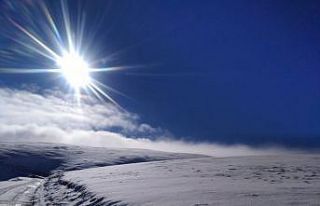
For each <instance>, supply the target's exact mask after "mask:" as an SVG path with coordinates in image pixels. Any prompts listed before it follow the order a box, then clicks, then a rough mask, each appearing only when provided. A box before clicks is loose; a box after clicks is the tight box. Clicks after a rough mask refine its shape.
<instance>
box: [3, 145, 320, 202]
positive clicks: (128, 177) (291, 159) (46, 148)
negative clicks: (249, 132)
mask: <svg viewBox="0 0 320 206" xmlns="http://www.w3.org/2000/svg"><path fill="white" fill-rule="evenodd" d="M0 162H1V164H0V179H1V180H2V181H0V205H8V204H12V205H18V204H21V205H94V206H99V205H100V206H111V205H113V206H130V205H133V206H135V205H145V206H149V205H150V206H151V205H152V206H158V205H159V206H160V205H161V206H180V205H181V206H185V205H191V206H205V205H266V206H267V205H268V206H269V205H272V206H276V205H320V192H319V191H320V156H319V155H318V154H311V153H310V154H305V153H296V154H295V153H292V152H291V153H287V154H285V153H281V154H275V155H256V156H238V157H230V156H228V157H209V156H203V155H193V154H175V153H165V152H157V151H152V150H139V149H116V148H112V149H111V148H102V147H82V146H72V145H63V144H53V143H50V144H49V143H19V144H14V143H0Z"/></svg>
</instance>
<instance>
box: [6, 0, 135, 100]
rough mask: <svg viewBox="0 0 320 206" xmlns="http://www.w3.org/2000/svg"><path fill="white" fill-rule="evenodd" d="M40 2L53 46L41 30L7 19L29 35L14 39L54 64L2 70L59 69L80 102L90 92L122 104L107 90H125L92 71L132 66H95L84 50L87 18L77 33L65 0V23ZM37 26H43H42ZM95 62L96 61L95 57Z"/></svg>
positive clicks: (9, 71) (11, 71)
mask: <svg viewBox="0 0 320 206" xmlns="http://www.w3.org/2000/svg"><path fill="white" fill-rule="evenodd" d="M37 3H38V4H39V5H38V9H40V11H41V12H40V13H41V14H42V15H43V16H42V17H43V18H44V19H46V21H45V23H44V24H43V25H44V26H46V27H49V32H50V33H49V36H50V41H51V42H54V44H55V45H54V46H53V47H50V43H49V42H48V43H46V42H45V41H44V40H43V38H40V36H41V34H37V33H36V32H35V30H32V29H30V28H29V27H28V26H23V24H21V23H18V22H17V21H15V20H13V19H12V18H11V17H8V18H7V20H8V22H10V23H11V25H13V26H14V27H15V28H16V29H17V30H18V31H19V32H20V33H22V34H23V35H24V37H25V38H27V41H22V40H20V39H19V38H14V39H12V40H14V41H15V42H16V43H18V44H19V45H20V46H23V47H24V48H25V49H27V50H30V51H32V52H34V53H37V54H39V55H41V56H42V57H44V58H46V59H48V60H49V62H51V65H49V66H48V68H41V69H39V68H37V69H33V68H0V72H1V73H15V74H34V73H57V74H59V75H60V76H61V77H63V79H65V81H66V82H67V84H68V85H69V87H70V88H71V89H72V91H73V93H74V96H75V97H76V99H77V101H78V103H79V104H80V101H81V96H82V94H83V93H87V94H89V93H90V94H93V96H95V97H97V98H99V99H107V100H109V101H111V102H112V103H114V104H116V105H117V106H119V104H118V103H117V102H116V101H115V100H114V99H113V98H112V97H111V96H110V95H109V94H108V93H107V92H108V90H110V91H112V92H116V93H118V94H122V93H121V92H118V91H117V90H115V89H113V88H111V87H110V86H107V85H105V84H103V83H102V82H99V81H98V80H97V79H94V78H93V77H92V73H95V72H111V71H118V70H121V69H125V68H129V67H128V66H115V67H103V68H102V67H101V68H95V67H93V66H92V65H91V63H90V61H88V60H87V59H86V55H85V54H84V52H82V49H83V48H82V47H83V43H82V42H83V33H84V28H85V22H84V21H80V27H79V28H80V29H79V28H77V31H79V30H80V32H79V34H78V35H75V33H76V32H74V31H73V29H72V28H75V27H74V26H72V24H71V20H70V15H69V10H68V6H67V3H66V1H62V0H61V1H60V6H61V10H60V11H61V16H62V17H63V21H62V23H61V22H59V24H58V23H57V21H55V18H54V16H53V15H52V14H51V13H50V10H49V8H48V6H47V5H46V4H44V3H43V2H42V1H41V2H40V1H39V2H38V1H37ZM58 25H60V27H62V28H59V26H58ZM77 26H79V25H77ZM28 28H29V29H28ZM43 29H45V28H43ZM37 30H41V28H40V29H37ZM62 39H65V40H66V41H63V40H62ZM64 42H66V43H64ZM86 46H87V45H86ZM57 48H58V49H57ZM83 50H84V49H83ZM93 62H96V60H95V61H93Z"/></svg>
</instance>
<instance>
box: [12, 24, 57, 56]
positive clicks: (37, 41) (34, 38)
mask: <svg viewBox="0 0 320 206" xmlns="http://www.w3.org/2000/svg"><path fill="white" fill-rule="evenodd" d="M10 21H11V23H12V24H13V25H14V26H16V27H17V28H18V29H19V30H20V31H22V32H23V33H25V34H26V35H27V36H28V37H30V38H31V39H32V40H33V41H34V42H36V43H37V44H38V45H39V46H41V47H42V48H43V49H45V50H46V51H47V52H49V53H50V54H51V55H52V56H53V57H54V58H58V57H59V55H58V54H56V53H55V52H54V51H53V50H51V49H50V48H49V47H48V46H46V45H45V44H44V43H43V42H42V41H40V40H39V39H38V38H37V37H35V36H34V35H32V34H31V33H30V32H29V31H28V30H26V29H25V28H23V27H22V26H20V24H18V23H17V22H15V21H13V20H12V19H10Z"/></svg>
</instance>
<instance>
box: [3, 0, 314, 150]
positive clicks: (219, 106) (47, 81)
mask: <svg viewBox="0 0 320 206" xmlns="http://www.w3.org/2000/svg"><path fill="white" fill-rule="evenodd" d="M79 2H80V3H81V6H82V8H83V9H84V10H85V11H86V15H87V25H88V27H87V29H86V31H87V32H88V33H89V34H90V33H91V32H97V35H96V37H95V38H94V45H96V47H94V48H96V50H94V51H92V52H93V53H98V54H99V55H101V56H108V55H110V54H114V53H115V52H116V55H114V56H112V57H113V61H112V63H113V64H116V65H117V64H118V65H142V66H141V67H137V68H132V69H128V70H123V71H119V72H114V73H104V74H99V75H98V76H96V78H98V79H99V80H100V81H102V82H105V83H106V84H108V85H109V86H112V87H113V88H116V89H117V90H119V91H121V92H123V93H125V94H127V95H128V96H130V97H131V98H132V99H127V98H123V97H121V96H117V95H115V94H113V95H114V96H113V97H114V98H115V99H116V100H117V101H118V102H119V103H120V104H121V105H122V106H123V107H124V108H126V109H127V110H128V111H130V112H133V113H137V114H139V116H140V117H141V118H142V119H143V121H145V122H148V123H149V124H151V125H156V126H159V127H161V128H165V129H167V130H169V131H171V132H172V133H173V134H174V135H175V136H177V137H184V138H186V139H188V140H192V141H200V142H201V141H206V142H219V143H226V144H230V143H244V144H249V145H260V144H282V145H287V146H298V147H305V146H306V147H314V146H316V147H318V146H320V139H319V135H320V127H319V123H320V110H319V105H320V92H319V88H320V81H319V80H320V70H319V65H320V58H319V48H320V40H319V32H320V25H319V22H320V21H319V20H320V12H319V10H320V5H319V3H318V2H317V1H271V0H270V1H245V0H241V1H212V0H208V1H206V0H202V1H196V0H183V1H178V0H174V1H172V0H161V1H160V0H153V1H148V0H139V1H129V0H120V1H118V0H117V1H107V0H96V1H85V0H82V1H69V8H70V14H71V16H72V17H75V16H76V15H77V4H79ZM52 9H53V11H54V10H55V8H54V5H52ZM57 12H58V10H57ZM57 15H58V13H57ZM102 17H103V20H102V21H98V20H99V19H100V18H102ZM35 21H36V19H35ZM1 24H3V25H2V26H1V25H0V26H1V29H0V32H2V33H3V32H5V31H4V30H7V29H10V27H9V26H8V25H7V24H5V23H4V22H3V21H1ZM1 38H2V39H1V41H0V44H1V45H0V47H1V48H3V47H6V46H7V45H10V42H9V41H8V40H6V39H5V38H4V37H1ZM41 61H42V59H41V58H37V59H36V62H37V63H39V62H40V63H39V64H41ZM43 61H45V60H43ZM17 62H18V63H19V64H20V63H21V62H23V63H24V64H25V65H32V64H34V60H33V61H31V60H30V58H22V59H21V58H20V59H19V60H17V61H16V62H15V63H17ZM2 64H3V65H4V64H5V63H2ZM6 64H7V63H6ZM5 66H8V65H5ZM15 66H16V65H15ZM0 81H1V84H2V85H3V86H6V87H19V85H21V84H25V83H26V84H28V83H36V84H38V85H40V86H41V87H44V88H51V87H55V86H57V82H56V81H54V79H53V78H52V77H50V76H48V75H31V76H28V77H25V76H23V77H21V76H16V75H3V74H1V75H0Z"/></svg>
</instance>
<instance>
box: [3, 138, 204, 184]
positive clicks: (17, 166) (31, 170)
mask: <svg viewBox="0 0 320 206" xmlns="http://www.w3.org/2000/svg"><path fill="white" fill-rule="evenodd" d="M197 156H200V155H192V154H176V153H166V152H157V151H151V150H140V149H114V148H113V149H111V148H103V147H80V146H72V145H63V144H52V143H18V144H14V143H0V181H2V180H8V179H10V178H14V177H18V176H30V175H40V176H48V175H49V174H50V173H51V172H52V171H55V170H64V171H66V170H77V169H84V168H89V167H101V166H107V165H116V164H127V163H135V162H147V161H154V160H166V159H177V158H179V159H180V158H190V157H197Z"/></svg>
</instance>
